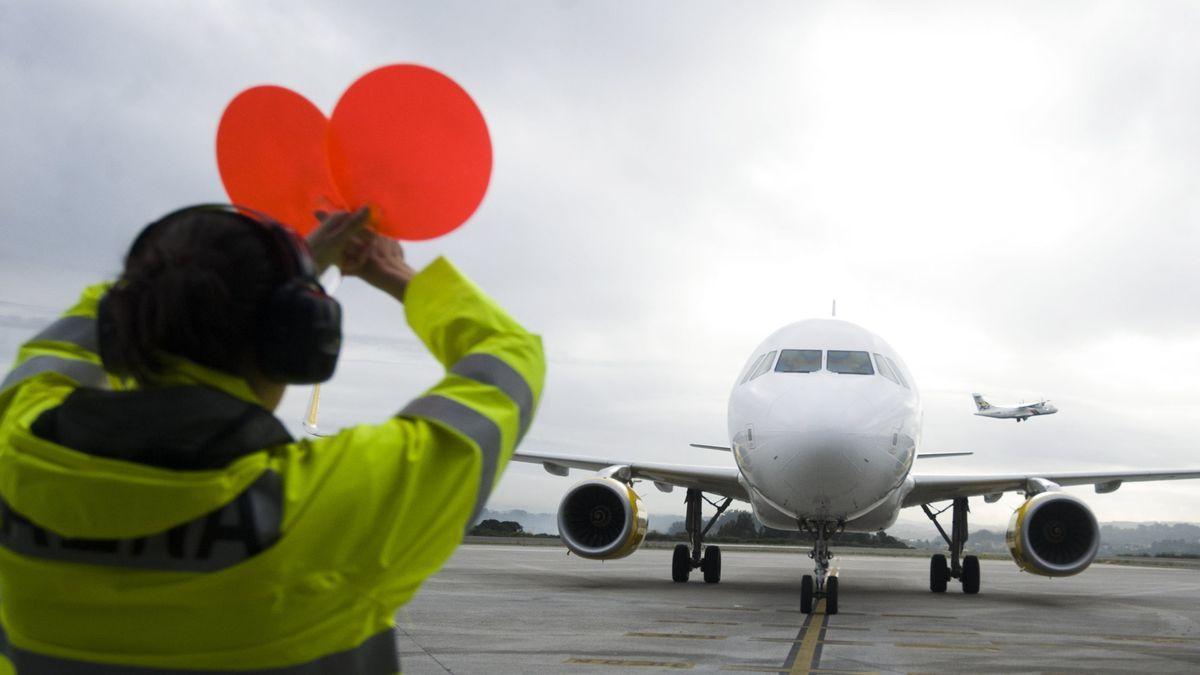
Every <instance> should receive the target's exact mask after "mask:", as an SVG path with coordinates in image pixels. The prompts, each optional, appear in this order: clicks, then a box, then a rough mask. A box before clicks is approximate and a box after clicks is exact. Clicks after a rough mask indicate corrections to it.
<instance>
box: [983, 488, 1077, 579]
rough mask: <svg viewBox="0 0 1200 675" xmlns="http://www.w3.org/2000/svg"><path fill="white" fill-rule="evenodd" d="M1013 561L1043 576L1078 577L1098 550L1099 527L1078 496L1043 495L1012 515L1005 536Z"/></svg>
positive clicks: (1026, 502) (1027, 570)
mask: <svg viewBox="0 0 1200 675" xmlns="http://www.w3.org/2000/svg"><path fill="white" fill-rule="evenodd" d="M1005 540H1006V542H1007V544H1008V550H1009V552H1011V553H1012V557H1013V560H1015V561H1016V563H1017V565H1018V566H1020V568H1021V569H1023V570H1025V571H1026V572H1032V573H1034V574H1040V575H1042V576H1046V577H1067V576H1071V575H1072V574H1079V573H1080V572H1082V571H1084V570H1085V569H1087V568H1088V565H1091V564H1092V561H1093V560H1095V558H1096V551H1098V550H1099V549H1100V525H1099V524H1098V523H1097V522H1096V516H1095V515H1093V514H1092V510H1091V509H1089V508H1088V507H1087V504H1084V503H1083V501H1082V500H1080V499H1079V498H1078V497H1073V496H1071V495H1068V494H1064V493H1061V492H1043V493H1041V494H1037V495H1034V496H1033V497H1031V498H1029V499H1028V500H1026V501H1025V503H1024V504H1022V505H1021V506H1020V507H1018V508H1017V510H1016V511H1014V512H1013V515H1012V520H1011V521H1009V525H1008V534H1007V535H1006V536H1005Z"/></svg>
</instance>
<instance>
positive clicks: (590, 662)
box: [563, 658, 695, 670]
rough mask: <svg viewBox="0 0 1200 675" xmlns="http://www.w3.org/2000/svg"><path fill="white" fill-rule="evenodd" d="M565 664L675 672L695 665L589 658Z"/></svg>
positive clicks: (686, 662) (643, 660)
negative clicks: (657, 669) (666, 669)
mask: <svg viewBox="0 0 1200 675" xmlns="http://www.w3.org/2000/svg"><path fill="white" fill-rule="evenodd" d="M563 663H571V664H577V665H586V666H613V667H614V668H671V669H673V670H690V669H691V668H692V666H693V665H695V664H693V663H692V662H690V661H651V660H649V659H608V658H603V659H589V658H570V659H567V660H566V661H563Z"/></svg>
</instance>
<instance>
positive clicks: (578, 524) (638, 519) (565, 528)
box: [558, 477, 649, 560]
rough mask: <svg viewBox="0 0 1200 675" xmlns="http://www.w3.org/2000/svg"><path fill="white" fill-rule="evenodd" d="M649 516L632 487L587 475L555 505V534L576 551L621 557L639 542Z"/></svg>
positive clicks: (603, 557)
mask: <svg viewBox="0 0 1200 675" xmlns="http://www.w3.org/2000/svg"><path fill="white" fill-rule="evenodd" d="M648 522H649V516H648V515H647V514H646V509H645V508H644V507H643V506H642V499H641V497H639V496H638V494H637V493H636V492H634V491H633V488H631V487H629V486H628V485H626V484H625V483H622V482H621V481H619V480H616V479H613V478H599V477H597V478H589V479H587V480H585V481H583V482H581V483H579V484H578V485H576V486H575V487H573V488H571V489H570V490H568V491H567V494H566V495H564V496H563V498H562V502H561V503H560V504H559V505H558V534H559V536H561V537H562V540H563V543H564V544H566V545H567V548H569V549H571V550H572V551H574V552H575V554H576V555H578V556H582V557H584V558H592V559H594V560H613V559H615V558H624V557H625V556H627V555H629V554H630V553H633V552H634V551H636V550H637V548H638V547H639V546H641V545H642V540H644V539H645V538H646V528H647V525H648Z"/></svg>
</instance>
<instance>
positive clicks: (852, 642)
mask: <svg viewBox="0 0 1200 675" xmlns="http://www.w3.org/2000/svg"><path fill="white" fill-rule="evenodd" d="M750 641H751V642H791V643H793V644H796V643H801V644H803V642H804V638H777V637H752V638H750ZM818 644H822V645H871V646H873V645H876V644H878V643H876V642H869V641H867V640H818Z"/></svg>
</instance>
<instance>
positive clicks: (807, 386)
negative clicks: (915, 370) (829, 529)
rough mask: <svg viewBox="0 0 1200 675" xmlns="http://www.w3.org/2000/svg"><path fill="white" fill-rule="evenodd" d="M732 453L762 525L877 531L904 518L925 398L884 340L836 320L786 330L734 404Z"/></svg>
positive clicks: (752, 367)
mask: <svg viewBox="0 0 1200 675" xmlns="http://www.w3.org/2000/svg"><path fill="white" fill-rule="evenodd" d="M728 424H729V437H730V447H731V448H732V449H733V455H734V458H735V460H736V462H737V465H738V468H739V470H740V472H741V480H742V482H743V484H744V486H745V487H746V490H747V492H748V493H749V495H750V503H751V506H752V507H753V509H754V513H755V516H756V517H757V518H758V519H759V521H761V522H762V523H763V524H764V525H766V526H768V527H772V528H777V529H796V528H797V527H798V526H799V525H800V523H801V522H802V521H809V522H827V523H828V522H837V523H839V524H842V525H844V526H845V528H846V529H847V530H850V531H868V532H869V531H875V530H879V529H883V528H885V527H888V526H890V525H891V524H892V523H893V522H895V520H896V516H897V514H898V513H899V510H900V505H901V501H902V500H903V497H904V495H905V493H906V492H907V491H908V488H909V487H910V486H911V482H910V481H909V479H908V475H909V472H910V471H911V469H912V465H913V459H914V457H915V455H916V448H917V444H918V443H919V440H920V435H921V403H920V395H919V393H918V392H917V389H916V385H915V383H914V382H913V379H912V375H911V374H910V373H909V371H908V369H907V367H906V366H905V365H904V363H903V361H902V360H901V359H900V357H899V355H898V354H896V352H895V350H893V349H892V348H891V347H890V346H889V345H888V344H887V343H886V342H884V341H883V340H882V339H881V338H880V337H878V336H877V335H875V334H873V333H871V332H870V331H867V330H865V329H863V328H861V327H859V326H857V325H855V324H852V323H849V322H846V321H840V320H836V319H810V320H807V321H801V322H798V323H794V324H791V325H789V326H786V327H784V328H782V329H780V330H778V331H776V332H775V333H773V334H772V335H771V336H770V337H768V338H767V339H766V340H765V341H764V342H763V343H762V344H761V345H759V347H758V348H757V349H755V351H754V352H753V354H751V356H750V359H749V360H748V361H747V364H746V366H745V367H744V368H743V369H742V371H741V372H740V373H739V375H738V381H737V383H736V384H735V385H734V388H733V391H732V393H731V394H730V397H729V413H728Z"/></svg>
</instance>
